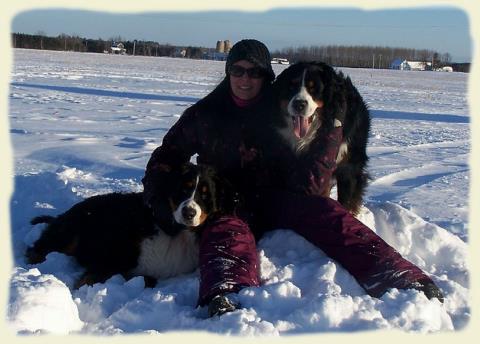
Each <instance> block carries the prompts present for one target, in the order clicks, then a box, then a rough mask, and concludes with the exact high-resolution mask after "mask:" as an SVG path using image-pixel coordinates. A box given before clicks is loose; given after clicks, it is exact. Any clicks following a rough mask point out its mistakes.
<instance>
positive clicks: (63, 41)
mask: <svg viewBox="0 0 480 344" xmlns="http://www.w3.org/2000/svg"><path fill="white" fill-rule="evenodd" d="M113 42H121V43H122V44H123V46H124V48H125V50H126V54H129V55H133V54H135V55H142V56H168V57H176V56H182V57H187V58H196V59H201V58H208V57H211V56H212V53H213V52H214V51H215V49H214V48H204V47H192V46H189V47H181V46H175V45H170V44H160V43H158V42H153V41H139V40H135V41H128V40H124V39H122V38H121V37H115V38H111V39H108V40H103V39H101V38H99V39H87V38H81V37H78V36H69V35H66V34H61V35H59V36H57V37H48V36H46V35H44V34H42V33H39V34H36V35H29V34H23V33H13V34H12V46H13V47H14V48H25V49H44V50H65V51H78V52H91V53H103V52H106V51H109V49H110V47H111V46H112V43H113ZM272 57H281V58H287V59H288V60H289V61H290V62H291V63H292V62H297V61H305V60H307V61H308V60H319V61H324V62H326V63H328V64H331V65H333V66H337V67H353V68H378V69H383V68H390V65H391V63H392V62H393V60H395V59H397V58H401V59H405V60H410V61H422V62H432V63H433V68H439V67H443V66H452V67H453V68H454V70H456V71H461V72H468V71H469V68H470V64H469V63H452V61H451V56H450V54H449V53H445V54H440V53H438V52H436V51H433V50H426V49H421V50H417V49H409V48H391V47H371V46H341V45H328V46H310V47H307V46H304V47H296V48H293V47H290V48H284V49H281V50H276V51H273V52H272Z"/></svg>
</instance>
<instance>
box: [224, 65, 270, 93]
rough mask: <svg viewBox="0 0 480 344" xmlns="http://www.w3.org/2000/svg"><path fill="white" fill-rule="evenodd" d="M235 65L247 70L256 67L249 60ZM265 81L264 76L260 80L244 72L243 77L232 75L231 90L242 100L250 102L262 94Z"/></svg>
mask: <svg viewBox="0 0 480 344" xmlns="http://www.w3.org/2000/svg"><path fill="white" fill-rule="evenodd" d="M233 65H234V66H239V67H243V68H245V69H249V68H254V67H255V65H254V64H253V63H250V62H248V61H247V60H240V61H237V62H235V63H234V64H233ZM263 79H264V77H263V76H262V77H260V78H253V77H250V76H248V74H247V73H246V72H244V73H243V75H241V76H233V75H232V74H230V89H231V90H232V93H233V94H234V95H235V96H236V97H238V98H240V99H242V100H250V99H253V98H255V97H256V96H258V94H259V93H260V90H261V89H262V85H263Z"/></svg>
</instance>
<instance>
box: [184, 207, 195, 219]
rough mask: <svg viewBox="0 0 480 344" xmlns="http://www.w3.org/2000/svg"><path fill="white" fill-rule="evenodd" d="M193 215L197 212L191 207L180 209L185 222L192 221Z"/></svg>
mask: <svg viewBox="0 0 480 344" xmlns="http://www.w3.org/2000/svg"><path fill="white" fill-rule="evenodd" d="M195 215H197V211H196V210H195V209H194V208H192V207H184V208H183V209H182V216H183V218H184V219H186V220H192V219H193V218H194V217H195Z"/></svg>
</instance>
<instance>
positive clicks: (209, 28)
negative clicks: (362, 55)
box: [11, 7, 472, 62]
mask: <svg viewBox="0 0 480 344" xmlns="http://www.w3.org/2000/svg"><path fill="white" fill-rule="evenodd" d="M11 28H12V31H13V32H22V33H31V34H35V33H39V32H42V33H45V34H47V35H52V36H56V35H58V34H61V33H65V34H69V35H79V36H81V37H86V38H103V39H110V38H113V37H118V36H120V37H122V38H123V39H128V40H133V39H141V40H151V41H157V42H159V43H170V44H174V45H195V46H204V47H214V46H215V43H216V42H217V40H220V39H229V40H230V41H232V42H236V41H237V40H240V39H242V38H257V39H259V40H261V41H263V42H264V43H266V44H267V46H268V47H269V48H270V49H271V50H276V49H281V48H283V47H289V46H294V47H295V46H302V45H307V46H309V45H327V44H334V45H373V46H390V47H405V48H415V49H430V50H435V51H438V52H440V53H450V55H451V56H452V59H453V61H454V62H470V61H471V59H472V37H471V36H470V32H469V30H470V28H469V18H468V14H467V13H465V12H464V11H463V10H461V9H459V8H455V7H424V8H411V9H398V10H395V9H391V10H377V11H363V10H358V9H354V8H350V9H348V8H342V9H339V8H338V9H335V8H328V9H327V8H318V7H317V8H314V7H302V8H298V9H273V10H270V11H266V12H242V11H198V12H145V13H140V14H139V13H132V14H116V13H106V12H93V11H83V10H64V9H48V10H32V11H27V12H22V13H20V14H18V15H17V16H16V17H14V18H13V19H12V26H11Z"/></svg>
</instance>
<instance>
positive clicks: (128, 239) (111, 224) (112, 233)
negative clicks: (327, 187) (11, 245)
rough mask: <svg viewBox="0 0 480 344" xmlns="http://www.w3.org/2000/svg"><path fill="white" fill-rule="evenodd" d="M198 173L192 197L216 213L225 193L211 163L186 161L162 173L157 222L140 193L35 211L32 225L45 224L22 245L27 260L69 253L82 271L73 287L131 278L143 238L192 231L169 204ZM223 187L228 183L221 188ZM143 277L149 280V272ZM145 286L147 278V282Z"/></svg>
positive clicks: (187, 191)
mask: <svg viewBox="0 0 480 344" xmlns="http://www.w3.org/2000/svg"><path fill="white" fill-rule="evenodd" d="M197 176H199V182H198V190H197V192H196V193H195V198H194V199H195V201H196V203H198V205H199V206H200V208H201V209H202V211H203V212H205V213H206V214H207V215H209V216H213V215H214V214H217V213H220V212H222V209H221V208H220V202H221V199H220V198H221V197H223V196H222V195H223V194H224V193H225V192H224V189H223V187H224V185H222V184H221V183H220V181H219V180H218V178H217V177H216V175H215V173H214V171H213V170H212V169H211V168H207V167H201V166H196V165H193V164H187V165H184V166H182V167H181V168H180V169H179V170H174V171H170V172H168V173H167V172H166V173H164V174H163V175H162V178H164V179H165V181H164V183H162V185H163V187H162V190H158V195H159V196H158V197H157V198H156V204H155V205H154V208H155V209H156V212H161V213H162V214H161V216H158V217H160V218H161V219H162V225H161V227H159V226H157V225H156V223H157V222H156V220H155V218H156V217H155V216H154V214H153V213H154V212H153V211H152V208H150V207H147V206H146V205H145V204H144V202H143V194H142V193H126V194H122V193H111V194H105V195H99V196H93V197H90V198H88V199H85V200H84V201H81V202H80V203H77V204H76V205H74V206H73V207H72V208H70V209H69V210H68V211H66V212H65V213H63V214H60V215H58V216H56V217H52V216H39V217H36V218H34V219H32V221H31V223H32V224H33V225H35V224H39V223H47V224H48V225H47V228H46V229H45V230H44V231H43V232H42V235H41V237H40V238H39V239H38V240H37V241H36V242H35V243H34V245H33V246H32V247H30V248H28V249H27V252H26V258H27V262H28V263H29V264H36V263H40V262H42V261H44V260H45V257H46V255H47V254H48V253H50V252H52V251H57V252H61V253H65V254H67V255H71V256H74V257H75V258H76V260H77V261H78V263H79V264H80V265H81V266H83V267H84V268H85V270H86V272H85V275H84V276H83V277H82V278H81V279H80V280H79V281H77V283H76V285H75V287H77V288H78V287H79V286H81V285H82V284H85V283H86V284H94V283H97V282H104V281H105V280H107V279H108V278H110V277H111V276H113V275H115V274H122V275H124V276H125V277H126V278H130V277H132V276H131V274H130V271H131V270H132V269H134V268H135V267H136V266H137V264H138V259H139V256H140V254H141V247H142V246H141V244H142V242H143V241H144V240H146V239H148V238H152V237H153V236H155V235H157V234H158V233H159V231H163V232H164V233H166V234H168V235H169V236H170V237H175V236H177V235H178V234H179V233H180V232H182V231H185V230H187V231H188V230H190V231H193V230H195V232H196V233H198V230H199V228H201V225H200V226H198V227H195V228H193V227H189V226H186V225H184V224H179V223H177V222H175V219H174V217H173V211H174V210H175V209H174V207H177V206H178V205H179V204H180V203H181V202H182V201H183V200H185V199H186V198H189V197H191V195H192V190H193V189H192V183H195V182H196V178H197ZM227 189H228V188H227ZM145 277H146V281H149V282H151V281H152V279H151V278H150V277H149V276H145ZM149 284H150V285H151V283H149Z"/></svg>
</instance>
